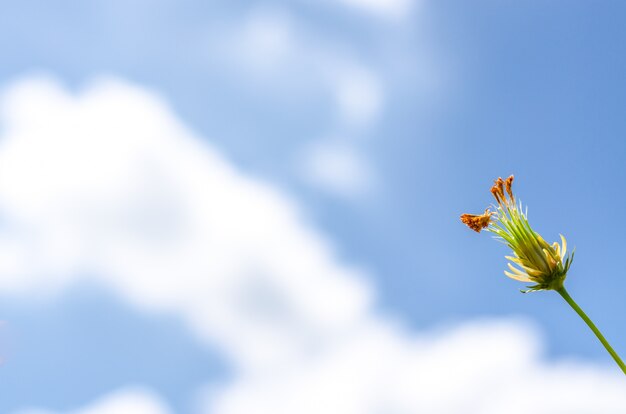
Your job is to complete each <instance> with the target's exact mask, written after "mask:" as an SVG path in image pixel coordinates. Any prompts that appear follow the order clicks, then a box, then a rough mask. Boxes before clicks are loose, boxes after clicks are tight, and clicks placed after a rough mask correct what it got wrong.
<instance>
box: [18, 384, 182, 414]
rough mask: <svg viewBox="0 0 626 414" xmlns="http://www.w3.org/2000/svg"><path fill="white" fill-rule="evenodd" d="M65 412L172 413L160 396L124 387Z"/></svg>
mask: <svg viewBox="0 0 626 414" xmlns="http://www.w3.org/2000/svg"><path fill="white" fill-rule="evenodd" d="M15 414H61V413H58V412H52V411H43V410H37V409H28V410H23V411H20V412H19V413H15ZM64 414H170V410H169V409H168V408H166V406H165V404H164V403H163V402H162V401H160V399H159V397H158V396H156V395H154V394H153V393H151V392H149V391H146V390H143V389H124V390H120V391H117V392H115V393H113V394H110V395H106V396H104V397H102V398H100V399H99V400H98V401H95V402H94V403H92V404H90V405H89V406H87V407H85V408H81V409H79V410H72V411H70V412H66V413H64Z"/></svg>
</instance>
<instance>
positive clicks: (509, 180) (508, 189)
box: [504, 174, 514, 201]
mask: <svg viewBox="0 0 626 414" xmlns="http://www.w3.org/2000/svg"><path fill="white" fill-rule="evenodd" d="M513 178H514V177H513V175H512V174H511V175H510V176H509V178H507V179H506V180H505V181H504V185H505V187H506V192H507V194H508V195H509V197H510V198H511V201H513V200H514V198H513V190H512V186H513Z"/></svg>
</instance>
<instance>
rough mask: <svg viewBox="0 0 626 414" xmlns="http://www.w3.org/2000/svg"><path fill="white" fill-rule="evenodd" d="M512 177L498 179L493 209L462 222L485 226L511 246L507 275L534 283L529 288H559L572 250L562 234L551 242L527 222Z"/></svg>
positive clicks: (463, 218)
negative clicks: (568, 253) (514, 192)
mask: <svg viewBox="0 0 626 414" xmlns="http://www.w3.org/2000/svg"><path fill="white" fill-rule="evenodd" d="M512 184H513V176H512V175H511V176H510V177H509V178H507V179H506V180H503V179H502V178H498V179H497V180H495V182H494V185H493V187H491V194H492V195H493V196H494V198H495V199H496V202H497V205H495V206H493V208H494V211H493V212H492V211H490V209H489V208H488V209H486V210H485V212H484V213H483V214H482V215H472V214H463V215H462V216H461V221H462V222H463V223H465V224H466V225H467V226H468V227H469V228H471V229H472V230H474V231H476V232H480V231H481V230H483V229H486V230H487V231H489V232H491V233H493V234H495V237H496V238H497V239H499V240H500V241H502V242H503V243H505V244H506V245H507V246H509V247H510V248H511V250H512V251H513V254H512V255H511V256H506V258H507V259H508V260H509V261H510V262H509V263H508V270H507V271H505V272H504V274H505V275H507V276H508V277H510V278H511V279H515V280H518V281H520V282H530V283H534V285H532V286H528V288H529V289H528V290H527V291H526V292H528V291H535V290H559V289H560V288H562V287H563V281H564V280H565V277H566V275H567V271H568V270H569V267H570V265H571V264H572V259H573V258H574V255H573V253H572V254H571V255H567V242H566V241H565V237H563V236H562V235H561V244H559V243H558V242H554V243H552V244H549V243H548V242H546V241H545V240H544V239H543V237H541V235H540V234H539V233H537V232H535V231H534V230H533V229H532V228H531V227H530V224H528V219H527V211H524V209H523V208H522V203H521V202H516V200H515V196H514V195H513V190H512Z"/></svg>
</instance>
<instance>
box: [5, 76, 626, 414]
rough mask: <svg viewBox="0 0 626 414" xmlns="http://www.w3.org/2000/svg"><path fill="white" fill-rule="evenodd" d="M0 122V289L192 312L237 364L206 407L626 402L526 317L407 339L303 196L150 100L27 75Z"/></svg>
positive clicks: (527, 406)
mask: <svg viewBox="0 0 626 414" xmlns="http://www.w3.org/2000/svg"><path fill="white" fill-rule="evenodd" d="M0 111H1V112H0V116H1V122H2V126H3V129H2V131H3V132H2V137H1V140H0V211H1V212H2V217H3V222H4V227H3V231H2V232H0V290H1V291H4V292H5V293H10V294H14V295H17V294H28V295H30V294H33V292H41V291H44V290H46V291H55V290H60V289H64V288H65V287H67V286H68V285H69V284H71V283H73V282H75V281H76V280H77V279H78V278H81V277H92V278H96V279H97V280H98V281H99V282H100V283H103V284H106V285H107V286H109V287H111V288H112V289H114V290H115V291H117V292H118V294H119V295H120V296H121V297H123V298H125V299H126V300H127V301H128V302H129V303H131V304H133V305H135V306H137V307H138V308H140V309H144V310H145V311H155V310H158V311H166V312H171V313H176V314H178V315H180V316H182V318H183V319H184V320H185V321H186V323H187V324H188V326H189V327H190V328H191V329H192V330H193V332H195V333H196V334H197V335H198V337H199V338H201V339H203V340H204V341H206V342H207V343H208V344H211V345H212V346H214V347H217V348H218V349H219V351H220V352H221V353H222V354H223V355H225V356H226V357H227V358H228V360H229V363H230V365H231V366H232V367H233V377H232V380H231V382H229V383H225V384H222V386H221V387H219V389H217V390H215V389H212V390H210V391H207V392H206V393H205V394H206V395H207V397H206V398H200V400H201V401H200V402H199V406H200V407H203V408H201V412H211V413H217V414H239V413H242V414H248V413H250V412H255V413H273V414H281V413H293V412H299V413H305V414H306V413H309V412H310V413H313V412H315V413H318V412H325V413H329V414H333V413H338V414H339V413H341V414H370V413H371V414H374V413H381V412H385V413H408V412H428V413H442V414H452V413H464V414H467V413H469V414H472V413H476V414H479V413H480V414H490V413H501V412H507V413H517V412H519V413H522V412H530V411H532V412H535V413H542V412H545V413H548V412H550V413H558V412H563V413H565V412H567V413H571V412H576V410H578V412H591V411H593V412H602V413H613V412H615V413H617V412H618V407H623V406H626V394H624V393H623V380H621V378H620V377H619V376H618V375H617V373H616V372H615V370H605V369H603V368H598V367H592V366H585V365H582V364H580V363H561V364H557V365H554V364H548V363H545V362H543V361H542V360H541V358H540V352H539V351H540V347H539V346H538V345H537V342H538V340H537V336H536V334H535V333H534V332H533V330H532V329H531V328H528V327H527V326H526V325H525V324H523V323H521V322H519V321H500V322H498V321H482V322H481V321H478V322H473V323H469V324H467V325H464V326H461V327H457V328H450V329H448V330H444V331H441V332H431V333H421V334H415V333H411V332H409V331H408V330H407V329H404V328H403V327H402V326H399V325H397V323H394V322H393V321H390V320H388V319H385V318H382V317H380V316H378V315H377V314H376V313H375V311H374V309H373V306H372V303H373V290H372V288H371V287H370V286H369V285H368V283H367V276H366V274H365V272H364V271H363V270H359V269H355V268H354V267H351V266H348V265H347V264H346V263H342V261H341V260H340V259H339V258H338V257H337V255H336V254H335V253H334V251H333V248H332V245H331V243H330V242H329V240H327V239H326V238H325V237H324V236H323V235H321V234H320V233H319V232H318V231H316V230H315V228H313V227H312V226H311V225H309V224H307V221H306V218H305V216H304V215H303V213H302V212H301V211H300V209H299V207H298V205H297V203H295V202H294V201H293V200H292V199H291V198H290V197H288V196H287V195H285V193H283V192H281V191H280V190H278V189H277V188H276V187H274V186H272V185H270V184H269V183H266V182H263V181H261V180H259V179H257V178H254V177H250V176H248V175H246V174H244V173H242V172H241V171H238V170H237V168H236V167H234V166H233V165H232V164H231V163H229V162H228V161H227V160H226V159H225V157H224V156H222V155H221V154H219V153H218V152H217V151H216V150H215V149H213V148H211V146H210V145H209V144H208V143H207V142H206V141H204V140H202V139H201V138H199V137H197V136H196V135H195V134H194V133H193V132H192V131H190V130H189V129H188V128H186V127H185V126H184V125H183V124H182V123H181V122H180V121H179V120H178V119H177V118H176V117H175V116H174V115H173V114H172V111H171V110H170V109H169V108H168V106H167V105H166V104H165V103H164V102H163V101H162V100H161V99H160V98H159V97H158V96H156V95H155V94H153V93H151V92H149V91H146V90H144V89H142V88H139V87H136V86H133V85H129V84H127V83H124V82H121V81H119V80H111V79H102V80H99V81H97V82H94V83H93V84H91V85H90V86H88V87H86V88H85V89H84V90H83V91H82V92H80V93H79V94H72V93H69V92H68V91H66V90H65V89H63V87H61V86H60V85H59V84H58V83H57V82H55V81H54V80H50V79H46V78H35V79H28V80H25V81H22V82H19V83H16V84H14V85H12V86H11V87H10V88H9V89H8V90H6V91H5V92H4V93H3V95H2V98H1V100H0ZM565 394H567V396H568V398H567V399H565V398H564V397H563V395H565ZM535 399H538V401H541V402H540V403H536V401H535ZM130 400H131V402H130V403H128V402H124V404H127V403H128V404H131V405H129V406H132V401H133V400H132V398H131V399H130ZM148 400H150V399H148ZM107 401H109V402H110V401H114V402H119V401H120V399H119V398H117V397H116V398H114V399H112V400H107ZM121 401H128V400H124V399H123V398H122V400H121ZM146 401H147V400H146ZM108 404H109V403H102V404H100V403H97V404H96V405H95V407H100V406H103V407H107V406H109V405H108ZM110 404H111V406H113V407H116V406H115V403H110ZM120 404H121V403H120ZM147 404H148V405H146V407H149V404H150V403H147ZM154 407H159V405H155V406H154ZM159 409H161V408H154V409H152V408H148V409H146V411H145V412H146V413H152V412H155V413H160V412H163V411H158V410H159ZM94 410H96V409H95V408H94ZM103 410H104V409H103ZM125 410H126V411H125ZM150 410H153V411H150ZM155 410H156V411H155ZM203 410H204V411H203ZM516 410H517V411H516ZM542 410H543V411H542ZM559 410H561V411H559ZM92 412H93V413H100V412H108V411H85V413H90V414H91V413H92ZM116 412H120V413H124V412H129V413H130V412H133V413H136V412H141V411H132V410H130V409H122V408H119V409H118V411H116ZM81 413H82V412H81Z"/></svg>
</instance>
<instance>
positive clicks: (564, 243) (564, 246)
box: [559, 234, 567, 260]
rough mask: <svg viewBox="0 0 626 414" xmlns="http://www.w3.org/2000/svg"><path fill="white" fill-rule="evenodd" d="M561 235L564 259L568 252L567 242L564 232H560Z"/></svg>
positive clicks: (562, 256)
mask: <svg viewBox="0 0 626 414" xmlns="http://www.w3.org/2000/svg"><path fill="white" fill-rule="evenodd" d="M559 236H561V260H563V259H564V258H565V253H567V242H566V241H565V237H563V235H562V234H559Z"/></svg>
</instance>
